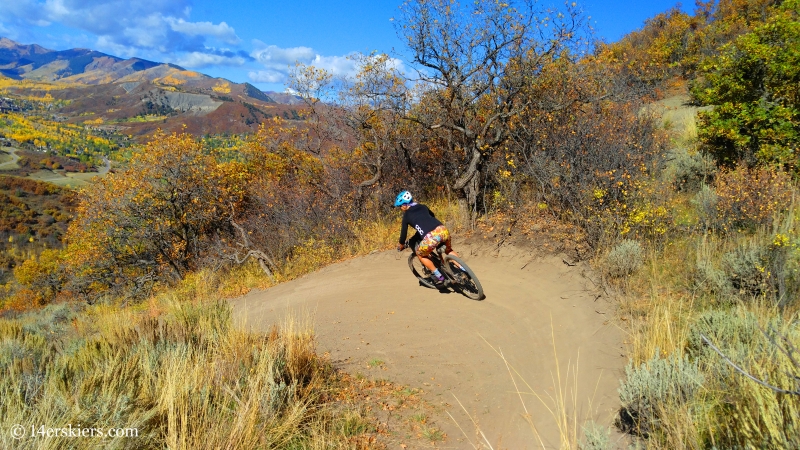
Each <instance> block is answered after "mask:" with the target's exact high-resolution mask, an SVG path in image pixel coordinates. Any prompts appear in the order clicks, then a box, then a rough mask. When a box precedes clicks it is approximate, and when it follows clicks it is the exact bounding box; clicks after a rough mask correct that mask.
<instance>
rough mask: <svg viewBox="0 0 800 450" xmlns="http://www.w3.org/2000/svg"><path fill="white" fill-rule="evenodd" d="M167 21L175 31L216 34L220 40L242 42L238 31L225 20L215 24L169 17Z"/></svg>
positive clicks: (188, 34)
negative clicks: (237, 34) (237, 33)
mask: <svg viewBox="0 0 800 450" xmlns="http://www.w3.org/2000/svg"><path fill="white" fill-rule="evenodd" d="M167 22H168V23H169V24H170V27H171V28H172V30H173V31H177V32H178V33H183V34H185V35H187V36H214V37H216V38H217V39H219V40H220V41H223V42H225V43H228V44H231V45H236V44H239V43H240V42H242V40H241V39H239V36H236V31H234V30H233V28H231V27H230V26H228V24H227V23H225V22H220V23H219V25H214V24H213V23H211V22H187V21H185V20H183V19H177V20H176V19H175V18H173V17H169V18H167Z"/></svg>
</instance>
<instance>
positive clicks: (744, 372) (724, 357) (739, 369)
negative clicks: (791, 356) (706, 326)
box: [700, 334, 800, 396]
mask: <svg viewBox="0 0 800 450" xmlns="http://www.w3.org/2000/svg"><path fill="white" fill-rule="evenodd" d="M700 338H701V339H703V342H705V343H706V345H708V346H709V347H711V348H712V349H713V350H714V351H715V352H717V354H718V355H719V356H721V357H722V359H724V360H725V362H727V363H728V364H729V365H730V366H731V367H733V368H734V369H735V370H736V371H737V372H739V373H740V374H742V375H744V376H746V377H747V378H749V379H751V380H753V381H755V382H756V383H758V384H760V385H762V386H764V387H766V388H769V389H772V390H773V391H775V392H778V393H781V394H791V395H798V396H800V390H797V391H789V390H786V389H781V388H779V387H776V386H773V385H771V384H769V383H767V382H766V381H765V380H760V379H758V378H756V377H754V376H753V375H750V374H749V373H747V372H746V371H745V370H744V369H742V368H741V367H739V366H737V365H736V363H734V362H733V361H731V360H730V358H728V357H727V356H725V354H724V353H722V350H720V349H718V348H717V347H716V346H715V345H714V344H712V343H711V341H710V340H709V339H708V338H707V337H706V336H705V335H704V334H700ZM795 378H797V377H795Z"/></svg>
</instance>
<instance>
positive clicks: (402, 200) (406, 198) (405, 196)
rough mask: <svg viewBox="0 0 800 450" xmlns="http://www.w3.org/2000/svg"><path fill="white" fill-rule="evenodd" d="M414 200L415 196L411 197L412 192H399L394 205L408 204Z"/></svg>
mask: <svg viewBox="0 0 800 450" xmlns="http://www.w3.org/2000/svg"><path fill="white" fill-rule="evenodd" d="M412 201H413V197H411V192H408V191H402V192H400V193H399V194H397V198H395V199H394V207H395V208H397V207H400V206H403V205H407V204H409V203H411V202H412Z"/></svg>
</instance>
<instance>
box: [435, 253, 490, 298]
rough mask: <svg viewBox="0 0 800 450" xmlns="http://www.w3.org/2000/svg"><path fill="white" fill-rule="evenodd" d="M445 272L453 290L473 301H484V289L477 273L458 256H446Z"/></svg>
mask: <svg viewBox="0 0 800 450" xmlns="http://www.w3.org/2000/svg"><path fill="white" fill-rule="evenodd" d="M444 261H445V266H446V269H445V272H446V273H447V277H448V278H449V279H450V282H451V283H450V284H451V287H452V288H453V289H455V290H456V291H458V292H460V293H461V294H463V295H464V296H465V297H467V298H471V299H472V300H483V299H484V298H485V297H486V296H485V295H483V287H482V286H481V282H480V281H478V277H477V276H475V272H473V271H472V269H470V268H469V266H467V264H466V263H465V262H464V261H463V260H462V259H461V258H459V257H458V256H453V255H444ZM459 266H461V268H459Z"/></svg>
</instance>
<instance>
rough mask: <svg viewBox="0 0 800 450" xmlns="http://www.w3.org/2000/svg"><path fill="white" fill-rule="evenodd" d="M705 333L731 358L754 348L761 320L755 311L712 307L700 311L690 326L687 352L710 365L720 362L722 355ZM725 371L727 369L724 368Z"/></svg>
mask: <svg viewBox="0 0 800 450" xmlns="http://www.w3.org/2000/svg"><path fill="white" fill-rule="evenodd" d="M701 335H705V336H706V337H707V338H708V339H709V340H710V341H711V343H713V344H714V345H715V346H717V347H718V348H719V349H720V350H722V351H723V352H725V354H726V355H728V356H729V357H731V358H734V359H736V358H738V357H739V356H741V355H743V354H745V353H747V352H748V351H752V350H754V349H753V347H754V346H755V345H756V342H758V341H759V339H758V337H759V336H760V335H761V332H760V331H759V327H758V321H757V320H756V318H755V316H754V315H753V314H752V313H749V312H746V313H744V314H737V313H736V312H734V311H724V310H709V311H705V312H703V313H701V314H700V315H699V316H698V317H697V319H696V320H695V322H694V323H693V324H692V325H691V327H690V328H689V338H688V342H687V345H686V352H687V353H688V354H689V356H691V357H692V358H693V359H696V360H699V361H700V362H701V363H705V365H707V366H714V365H718V363H719V362H720V361H721V359H720V357H719V355H717V353H716V352H715V351H714V350H713V349H712V348H711V347H709V346H708V345H706V343H705V342H703V340H702V338H701V337H700V336H701ZM724 373H728V371H725V372H724Z"/></svg>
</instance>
